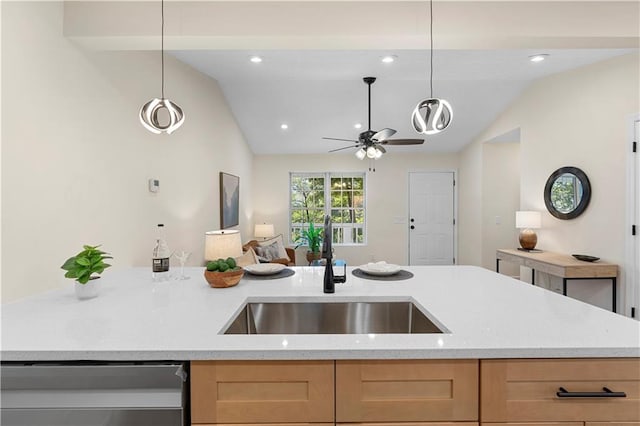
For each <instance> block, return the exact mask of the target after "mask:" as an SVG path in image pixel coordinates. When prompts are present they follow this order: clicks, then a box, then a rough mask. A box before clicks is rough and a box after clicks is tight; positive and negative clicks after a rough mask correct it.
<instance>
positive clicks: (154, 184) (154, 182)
mask: <svg viewBox="0 0 640 426" xmlns="http://www.w3.org/2000/svg"><path fill="white" fill-rule="evenodd" d="M159 189H160V181H159V180H158V179H149V192H158V190H159Z"/></svg>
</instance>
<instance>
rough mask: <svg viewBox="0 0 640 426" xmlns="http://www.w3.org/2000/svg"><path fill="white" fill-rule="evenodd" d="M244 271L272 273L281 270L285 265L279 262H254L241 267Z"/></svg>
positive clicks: (254, 273)
mask: <svg viewBox="0 0 640 426" xmlns="http://www.w3.org/2000/svg"><path fill="white" fill-rule="evenodd" d="M242 268H243V269H244V270H245V271H247V272H248V273H250V274H253V275H273V274H277V273H278V272H280V271H282V270H283V269H284V268H286V266H284V265H283V264H281V263H256V264H255V265H247V266H243V267H242Z"/></svg>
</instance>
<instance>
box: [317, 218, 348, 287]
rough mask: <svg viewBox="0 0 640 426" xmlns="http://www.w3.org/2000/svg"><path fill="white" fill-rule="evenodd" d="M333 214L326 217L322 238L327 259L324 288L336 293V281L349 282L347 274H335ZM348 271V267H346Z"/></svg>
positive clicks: (323, 255) (324, 255)
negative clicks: (332, 245) (332, 230)
mask: <svg viewBox="0 0 640 426" xmlns="http://www.w3.org/2000/svg"><path fill="white" fill-rule="evenodd" d="M332 236H333V233H332V232H331V216H329V215H327V216H326V217H325V218H324V236H323V238H322V258H324V259H326V263H325V266H324V285H323V290H324V292H325V293H335V292H336V286H335V283H344V282H347V275H346V273H345V274H344V275H337V276H334V275H333V249H332V248H331V237H332ZM345 271H346V267H345Z"/></svg>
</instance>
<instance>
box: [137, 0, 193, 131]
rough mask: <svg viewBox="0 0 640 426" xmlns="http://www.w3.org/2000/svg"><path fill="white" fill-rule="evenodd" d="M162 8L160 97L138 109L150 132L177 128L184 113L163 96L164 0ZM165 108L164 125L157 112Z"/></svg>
mask: <svg viewBox="0 0 640 426" xmlns="http://www.w3.org/2000/svg"><path fill="white" fill-rule="evenodd" d="M161 8H162V12H161V13H162V29H161V35H160V54H161V58H162V97H161V98H160V99H158V98H153V99H152V100H150V101H149V102H147V103H146V104H144V105H143V106H142V108H141V109H140V122H141V123H142V125H143V126H144V127H145V128H146V129H147V130H149V131H150V132H153V133H156V134H160V133H162V132H166V133H168V134H171V133H173V132H174V131H175V130H177V129H178V128H179V127H180V126H182V123H184V113H183V112H182V108H180V107H179V106H178V105H176V104H175V103H173V102H171V101H170V100H169V99H167V98H165V97H164V0H161ZM162 109H165V110H166V113H167V115H168V120H169V122H168V123H167V124H166V125H163V124H162V123H160V120H159V119H158V112H160V110H162Z"/></svg>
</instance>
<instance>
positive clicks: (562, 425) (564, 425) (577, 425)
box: [480, 422, 633, 426]
mask: <svg viewBox="0 0 640 426" xmlns="http://www.w3.org/2000/svg"><path fill="white" fill-rule="evenodd" d="M480 425H481V426H585V424H584V422H540V423H522V422H518V423H516V422H509V423H490V422H482V423H480ZM600 426H603V425H600ZM611 426H613V424H612V425H611ZM628 426H633V425H628Z"/></svg>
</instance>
